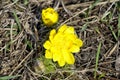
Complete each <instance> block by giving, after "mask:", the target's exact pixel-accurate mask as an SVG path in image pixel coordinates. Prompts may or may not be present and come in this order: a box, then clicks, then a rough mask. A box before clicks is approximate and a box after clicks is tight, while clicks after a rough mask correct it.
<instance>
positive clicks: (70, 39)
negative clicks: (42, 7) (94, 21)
mask: <svg viewBox="0 0 120 80" xmlns="http://www.w3.org/2000/svg"><path fill="white" fill-rule="evenodd" d="M82 45H83V42H82V40H81V39H79V38H78V37H77V35H76V34H75V30H74V28H73V27H71V26H67V25H63V26H61V27H60V28H59V29H58V31H56V30H55V29H53V30H51V32H50V35H49V40H47V41H46V42H45V43H44V44H43V46H44V48H45V49H46V51H45V57H46V58H48V59H53V61H54V62H56V61H57V62H58V64H59V66H64V65H65V64H66V63H67V64H74V62H75V58H74V56H73V54H72V53H76V52H79V51H80V47H81V46H82Z"/></svg>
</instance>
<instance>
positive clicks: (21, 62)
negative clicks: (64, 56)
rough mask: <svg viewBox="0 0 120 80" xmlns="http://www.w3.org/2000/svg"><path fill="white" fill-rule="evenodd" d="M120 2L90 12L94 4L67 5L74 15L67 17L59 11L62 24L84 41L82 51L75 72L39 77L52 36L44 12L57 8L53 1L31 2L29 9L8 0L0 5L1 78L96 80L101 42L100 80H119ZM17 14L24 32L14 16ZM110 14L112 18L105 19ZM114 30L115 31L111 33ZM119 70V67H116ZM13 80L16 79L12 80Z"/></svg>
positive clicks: (104, 1)
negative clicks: (40, 63)
mask: <svg viewBox="0 0 120 80" xmlns="http://www.w3.org/2000/svg"><path fill="white" fill-rule="evenodd" d="M118 1H119V0H110V1H109V0H108V1H107V0H101V1H100V2H98V3H97V4H96V6H94V7H93V8H92V9H91V10H88V9H89V6H90V5H91V4H92V3H93V2H94V1H93V0H86V1H85V0H83V1H82V2H80V1H77V2H76V3H74V4H72V3H69V4H66V8H67V9H68V10H69V11H71V12H72V14H73V15H72V16H70V15H69V14H67V13H66V12H65V11H64V9H63V7H62V6H60V7H59V8H58V12H59V14H60V20H59V24H58V25H62V24H64V23H66V24H68V25H72V26H74V27H75V29H76V33H77V34H78V36H79V37H80V38H81V39H82V40H83V41H84V46H83V47H82V49H81V51H80V52H79V53H77V54H75V58H76V63H75V65H74V69H71V70H62V69H61V70H59V69H58V71H55V72H54V73H50V74H38V73H36V72H35V71H34V65H35V60H36V58H39V57H40V56H41V55H44V54H43V53H44V52H43V51H44V48H43V46H42V44H43V42H44V41H45V39H46V38H47V36H48V34H49V29H48V28H46V27H45V26H44V25H43V23H42V21H41V10H42V9H43V8H46V7H49V6H54V1H53V0H46V1H44V0H30V1H29V2H28V4H27V5H25V4H24V2H23V1H18V2H16V3H14V2H12V0H11V1H9V0H6V1H4V0H2V1H1V2H0V76H5V75H7V76H11V75H21V76H20V77H19V78H16V79H17V80H30V79H32V80H61V79H63V80H94V78H93V77H94V69H95V60H96V53H97V48H98V44H99V42H101V43H102V47H101V50H100V57H99V62H98V70H97V79H98V78H99V77H100V75H101V74H104V76H103V78H100V80H119V79H120V77H119V71H118V69H117V70H116V66H115V64H116V63H115V61H116V59H117V58H118V56H119V55H120V52H119V50H120V48H119V45H120V43H119V39H120V38H119V37H118V36H117V40H116V39H115V37H114V36H113V34H112V31H113V32H114V33H115V34H116V35H117V33H118V30H119V29H118V14H119V13H120V12H119V11H120V9H119V8H118V6H117V4H118V3H120V2H118ZM14 11H15V12H16V14H17V16H18V18H19V23H20V26H19V27H21V30H20V31H18V28H19V27H18V23H17V22H16V19H15V17H14V15H13V12H14ZM107 12H110V14H111V16H112V17H110V15H108V16H105V17H104V19H102V17H103V15H104V14H106V13H107ZM110 26H112V30H110ZM117 67H119V66H117ZM13 80H14V79H13Z"/></svg>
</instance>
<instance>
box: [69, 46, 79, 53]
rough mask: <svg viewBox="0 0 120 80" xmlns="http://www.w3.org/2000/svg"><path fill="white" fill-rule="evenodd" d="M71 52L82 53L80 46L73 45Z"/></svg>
mask: <svg viewBox="0 0 120 80" xmlns="http://www.w3.org/2000/svg"><path fill="white" fill-rule="evenodd" d="M69 51H70V52H73V53H76V52H79V51H80V48H79V46H77V45H72V46H71V48H70V49H69Z"/></svg>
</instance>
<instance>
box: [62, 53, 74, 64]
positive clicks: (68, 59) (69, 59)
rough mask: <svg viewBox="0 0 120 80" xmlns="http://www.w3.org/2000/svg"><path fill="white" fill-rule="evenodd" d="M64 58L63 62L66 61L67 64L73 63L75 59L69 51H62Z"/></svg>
mask: <svg viewBox="0 0 120 80" xmlns="http://www.w3.org/2000/svg"><path fill="white" fill-rule="evenodd" d="M63 54H64V59H65V62H67V63H68V64H74V62H75V59H74V56H73V54H72V53H70V52H69V51H64V53H63Z"/></svg>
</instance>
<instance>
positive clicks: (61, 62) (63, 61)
mask: <svg viewBox="0 0 120 80" xmlns="http://www.w3.org/2000/svg"><path fill="white" fill-rule="evenodd" d="M58 64H59V66H60V67H62V66H64V65H65V60H64V59H60V60H59V61H58Z"/></svg>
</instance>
